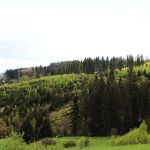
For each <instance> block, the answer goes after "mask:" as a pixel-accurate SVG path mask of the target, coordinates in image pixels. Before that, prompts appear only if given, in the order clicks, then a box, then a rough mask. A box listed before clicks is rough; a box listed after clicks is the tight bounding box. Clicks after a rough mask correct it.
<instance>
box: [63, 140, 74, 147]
mask: <svg viewBox="0 0 150 150" xmlns="http://www.w3.org/2000/svg"><path fill="white" fill-rule="evenodd" d="M63 146H64V147H65V148H70V147H76V142H75V141H73V140H67V141H64V142H63Z"/></svg>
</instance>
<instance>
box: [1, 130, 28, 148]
mask: <svg viewBox="0 0 150 150" xmlns="http://www.w3.org/2000/svg"><path fill="white" fill-rule="evenodd" d="M26 146H27V145H26V143H25V142H24V140H23V135H22V134H17V133H16V132H12V133H11V135H10V136H9V137H7V138H6V142H5V144H4V145H3V149H5V150H26V149H27V147H26Z"/></svg>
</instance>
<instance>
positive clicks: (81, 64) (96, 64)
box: [5, 55, 145, 79]
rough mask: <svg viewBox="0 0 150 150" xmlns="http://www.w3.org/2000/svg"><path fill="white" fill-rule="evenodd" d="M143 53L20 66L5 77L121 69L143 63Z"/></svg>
mask: <svg viewBox="0 0 150 150" xmlns="http://www.w3.org/2000/svg"><path fill="white" fill-rule="evenodd" d="M144 62H145V60H144V58H143V55H138V56H137V57H136V58H134V57H133V56H131V55H129V56H127V58H126V59H125V58H122V57H113V58H108V57H106V58H104V57H102V58H99V57H96V58H94V59H92V58H85V59H84V60H81V61H79V60H74V61H64V62H57V63H51V64H50V65H49V66H44V67H43V66H39V67H33V68H20V69H15V70H7V71H6V72H5V77H6V78H8V79H19V78H20V77H40V76H46V75H58V74H70V73H76V74H79V73H88V74H90V73H95V72H98V73H100V72H102V71H104V70H106V69H109V68H111V67H113V68H117V69H122V68H123V67H129V66H131V65H134V66H135V65H137V66H140V65H142V64H144Z"/></svg>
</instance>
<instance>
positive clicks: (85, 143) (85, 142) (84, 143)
mask: <svg viewBox="0 0 150 150" xmlns="http://www.w3.org/2000/svg"><path fill="white" fill-rule="evenodd" d="M89 143H90V141H89V140H88V139H87V138H86V137H82V138H81V139H80V140H79V141H78V144H79V147H80V148H82V147H86V146H88V145H89Z"/></svg>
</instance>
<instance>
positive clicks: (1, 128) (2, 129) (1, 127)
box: [0, 119, 12, 138]
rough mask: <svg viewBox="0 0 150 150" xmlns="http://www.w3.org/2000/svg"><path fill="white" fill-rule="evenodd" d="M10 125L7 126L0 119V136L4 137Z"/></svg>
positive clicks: (7, 133)
mask: <svg viewBox="0 0 150 150" xmlns="http://www.w3.org/2000/svg"><path fill="white" fill-rule="evenodd" d="M11 131H12V129H11V127H9V126H7V125H6V123H5V122H4V121H3V120H2V119H0V138H5V137H6V136H8V135H9V134H10V133H11Z"/></svg>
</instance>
